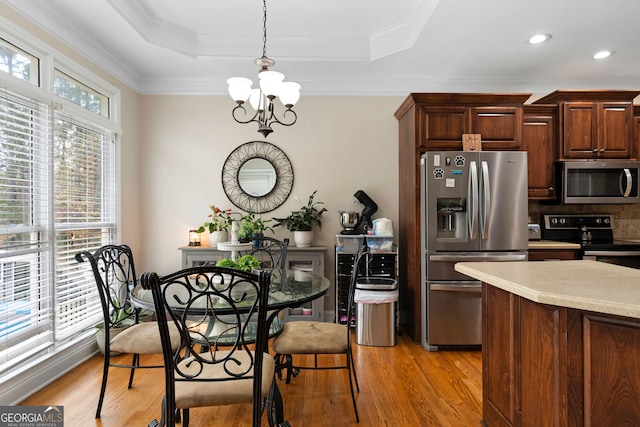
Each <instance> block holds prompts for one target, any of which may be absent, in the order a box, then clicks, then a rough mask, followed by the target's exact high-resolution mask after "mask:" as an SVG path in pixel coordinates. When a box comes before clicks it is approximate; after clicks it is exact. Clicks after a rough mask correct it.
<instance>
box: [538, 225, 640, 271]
mask: <svg viewBox="0 0 640 427" xmlns="http://www.w3.org/2000/svg"><path fill="white" fill-rule="evenodd" d="M543 220H544V221H543V224H542V238H543V239H545V240H556V241H560V242H571V243H579V244H580V245H581V251H580V253H581V255H582V259H591V260H596V261H602V262H608V263H611V264H617V265H623V266H626V267H633V268H640V240H616V239H614V238H613V230H614V224H613V223H614V220H613V215H610V214H598V215H564V214H560V215H543Z"/></svg>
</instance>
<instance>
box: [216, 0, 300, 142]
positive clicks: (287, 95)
mask: <svg viewBox="0 0 640 427" xmlns="http://www.w3.org/2000/svg"><path fill="white" fill-rule="evenodd" d="M263 5H264V7H263V12H264V14H263V17H264V19H263V46H262V57H261V58H258V59H256V60H255V63H256V65H257V66H259V67H260V71H259V72H258V79H259V84H258V87H257V88H253V87H252V85H253V82H252V81H251V80H250V79H247V78H245V77H232V78H230V79H228V80H227V84H228V85H229V95H230V96H231V98H232V99H233V100H234V101H235V102H236V104H237V105H236V106H235V107H234V109H233V110H232V112H231V114H232V116H233V118H234V120H235V121H236V122H238V123H242V124H247V123H253V122H255V123H257V124H258V132H260V133H261V134H262V135H263V136H264V137H265V138H266V137H267V136H268V135H269V134H270V133H271V132H273V129H272V128H271V125H272V124H273V123H278V124H280V125H283V126H291V125H293V124H294V123H295V122H296V120H297V119H298V116H297V115H296V112H295V111H293V106H294V105H296V102H298V99H300V85H299V84H298V83H294V82H285V81H284V74H282V73H279V72H277V71H271V70H269V67H272V66H273V65H274V64H275V61H274V60H273V59H271V58H268V57H267V1H266V0H263ZM276 98H278V99H279V100H280V103H281V104H282V105H284V107H285V110H284V112H283V113H282V116H281V117H278V116H277V114H276V105H275V103H274V101H275V99H276ZM247 100H248V101H249V104H250V105H251V108H252V109H253V113H250V112H248V111H247V110H246V108H245V103H246V102H247Z"/></svg>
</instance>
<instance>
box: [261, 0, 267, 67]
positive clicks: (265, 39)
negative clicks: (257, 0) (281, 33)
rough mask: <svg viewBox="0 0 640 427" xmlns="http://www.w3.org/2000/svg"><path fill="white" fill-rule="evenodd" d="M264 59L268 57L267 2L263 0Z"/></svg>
mask: <svg viewBox="0 0 640 427" xmlns="http://www.w3.org/2000/svg"><path fill="white" fill-rule="evenodd" d="M262 4H263V6H262V12H263V13H262V16H263V18H262V57H263V58H266V57H267V0H262Z"/></svg>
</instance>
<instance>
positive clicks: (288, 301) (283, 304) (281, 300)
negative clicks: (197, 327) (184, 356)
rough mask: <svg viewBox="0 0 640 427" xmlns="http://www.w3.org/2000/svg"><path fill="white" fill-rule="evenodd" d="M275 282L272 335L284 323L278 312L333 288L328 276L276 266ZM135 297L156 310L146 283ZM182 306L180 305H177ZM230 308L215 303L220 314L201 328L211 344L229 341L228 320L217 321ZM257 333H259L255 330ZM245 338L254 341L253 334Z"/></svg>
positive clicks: (139, 304)
mask: <svg viewBox="0 0 640 427" xmlns="http://www.w3.org/2000/svg"><path fill="white" fill-rule="evenodd" d="M270 274H271V284H270V286H269V299H268V303H267V305H268V310H269V313H268V316H269V318H270V319H271V325H270V330H269V336H275V335H277V334H278V333H279V332H280V331H281V330H282V327H283V325H284V321H283V320H282V318H281V317H279V316H277V314H278V312H280V311H281V310H283V309H285V308H295V307H299V306H301V305H303V304H305V303H307V302H310V301H313V300H314V299H316V298H320V297H321V296H323V295H325V294H326V293H327V291H328V290H329V286H330V282H329V279H327V278H326V277H324V276H320V275H317V274H313V273H311V272H307V271H300V270H283V269H273V270H272V271H271V273H270ZM131 299H132V302H133V304H134V305H135V306H136V307H139V308H141V309H142V310H147V311H154V310H155V307H154V304H153V295H152V293H151V290H150V289H142V286H140V285H138V286H136V287H135V288H134V289H133V291H132V294H131ZM176 309H178V310H179V309H180V307H176ZM225 309H226V307H225V306H224V305H223V304H222V303H218V304H216V305H215V310H216V317H212V318H211V320H210V321H209V322H207V325H206V328H204V329H205V330H201V332H203V333H204V335H205V336H207V337H208V339H209V343H217V344H220V345H224V343H225V341H227V339H226V337H225V335H226V334H225V333H224V332H223V330H226V325H224V322H216V320H215V319H216V318H217V319H220V316H225ZM247 331H248V333H249V334H251V333H252V332H254V328H251V327H248V329H247ZM254 333H255V332H254ZM229 339H232V338H231V337H229ZM245 339H247V340H251V336H246V334H245Z"/></svg>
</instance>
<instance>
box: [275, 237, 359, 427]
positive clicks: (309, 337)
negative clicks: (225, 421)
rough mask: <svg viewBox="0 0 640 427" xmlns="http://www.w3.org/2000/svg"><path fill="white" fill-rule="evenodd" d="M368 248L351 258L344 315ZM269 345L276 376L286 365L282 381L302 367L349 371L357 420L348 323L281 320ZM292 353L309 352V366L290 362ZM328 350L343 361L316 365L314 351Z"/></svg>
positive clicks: (351, 309)
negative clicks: (273, 358)
mask: <svg viewBox="0 0 640 427" xmlns="http://www.w3.org/2000/svg"><path fill="white" fill-rule="evenodd" d="M368 254H369V249H368V247H367V246H363V248H362V249H360V250H359V251H358V254H357V255H356V256H355V258H354V263H353V268H352V272H351V283H350V284H349V298H348V306H347V307H348V308H347V315H348V319H351V318H353V313H354V306H355V304H354V301H353V297H354V293H355V284H356V280H357V278H358V277H359V276H360V274H361V272H362V271H363V270H364V268H363V267H364V263H365V262H366V261H367V259H368V258H367V256H368ZM271 347H272V349H273V350H274V351H275V352H276V357H275V360H276V367H277V368H276V369H277V373H278V376H279V377H281V373H282V370H284V369H286V371H287V377H286V383H287V384H288V383H289V382H290V381H291V377H292V376H298V374H299V373H300V370H302V369H318V370H327V369H346V370H347V372H348V374H349V388H350V390H351V400H352V402H353V411H354V412H355V415H356V421H357V422H360V417H359V416H358V407H357V405H356V397H355V391H354V383H355V390H357V391H358V392H360V386H359V385H358V377H357V375H356V370H355V366H354V364H353V355H352V351H351V327H350V326H349V325H348V324H347V325H342V324H338V323H327V322H314V321H297V322H288V323H285V325H284V328H283V330H282V332H281V333H280V335H278V336H277V337H276V338H275V340H274V341H273V343H272V346H271ZM294 354H313V355H314V365H313V366H298V365H294V364H293V357H292V355H294ZM328 354H344V355H345V363H344V364H336V365H331V366H318V355H328Z"/></svg>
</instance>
